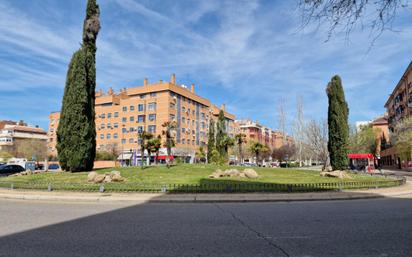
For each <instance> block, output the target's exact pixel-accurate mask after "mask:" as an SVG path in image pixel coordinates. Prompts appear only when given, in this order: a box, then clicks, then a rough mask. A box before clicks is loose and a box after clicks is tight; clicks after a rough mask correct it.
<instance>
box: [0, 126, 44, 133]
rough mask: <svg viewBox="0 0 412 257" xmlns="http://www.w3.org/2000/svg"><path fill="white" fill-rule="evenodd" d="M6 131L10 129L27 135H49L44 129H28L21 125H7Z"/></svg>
mask: <svg viewBox="0 0 412 257" xmlns="http://www.w3.org/2000/svg"><path fill="white" fill-rule="evenodd" d="M4 128H5V129H10V130H13V131H15V132H16V131H17V132H25V133H35V134H44V135H47V132H46V131H44V129H42V128H35V127H28V126H19V125H6V126H5V127H4Z"/></svg>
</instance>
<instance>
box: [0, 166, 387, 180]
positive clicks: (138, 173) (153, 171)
mask: <svg viewBox="0 0 412 257" xmlns="http://www.w3.org/2000/svg"><path fill="white" fill-rule="evenodd" d="M217 168H221V169H222V170H224V169H228V168H237V169H239V170H241V169H244V168H243V167H217V166H213V165H186V164H181V165H177V166H173V167H171V168H170V169H167V167H165V166H151V167H146V168H145V169H141V168H139V167H133V168H116V169H114V168H110V169H102V170H98V171H97V172H98V173H105V172H110V171H112V170H119V171H120V172H121V175H122V176H123V177H124V178H126V181H125V182H122V183H124V184H131V183H133V184H192V185H198V184H201V183H205V182H208V183H213V181H217V182H224V181H227V180H229V181H233V182H237V181H238V182H239V183H242V182H258V183H276V184H301V183H324V182H325V183H327V182H332V183H333V182H340V181H342V180H340V179H337V178H327V177H321V176H320V175H319V172H318V171H307V170H299V169H274V168H254V169H255V170H256V171H257V172H258V173H259V176H260V177H259V178H258V179H247V178H220V179H209V178H208V176H209V175H210V174H211V173H212V172H214V171H215V170H216V169H217ZM87 174H88V172H79V173H67V172H59V173H42V174H37V175H32V176H22V177H3V178H0V182H15V183H19V182H29V183H42V184H43V183H56V184H58V183H65V184H87ZM352 176H353V179H346V180H344V181H365V182H366V181H381V180H385V179H384V178H376V177H372V176H369V175H358V174H356V175H355V174H354V175H352Z"/></svg>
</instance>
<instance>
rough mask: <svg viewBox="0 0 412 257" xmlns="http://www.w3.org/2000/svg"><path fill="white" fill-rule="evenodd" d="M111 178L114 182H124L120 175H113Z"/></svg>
mask: <svg viewBox="0 0 412 257" xmlns="http://www.w3.org/2000/svg"><path fill="white" fill-rule="evenodd" d="M111 178H112V181H113V182H122V181H124V178H122V176H120V174H113V175H112V176H111Z"/></svg>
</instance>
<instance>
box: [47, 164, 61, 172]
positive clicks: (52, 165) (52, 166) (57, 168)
mask: <svg viewBox="0 0 412 257" xmlns="http://www.w3.org/2000/svg"><path fill="white" fill-rule="evenodd" d="M49 170H51V171H53V170H60V165H59V164H56V163H52V164H49Z"/></svg>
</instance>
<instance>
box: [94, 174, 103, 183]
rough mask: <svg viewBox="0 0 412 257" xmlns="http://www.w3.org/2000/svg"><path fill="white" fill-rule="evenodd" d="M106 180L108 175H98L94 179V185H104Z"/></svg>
mask: <svg viewBox="0 0 412 257" xmlns="http://www.w3.org/2000/svg"><path fill="white" fill-rule="evenodd" d="M105 178H106V175H104V174H98V175H97V176H96V177H94V179H93V182H94V183H96V184H97V183H102V182H103V181H104V179H105Z"/></svg>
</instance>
